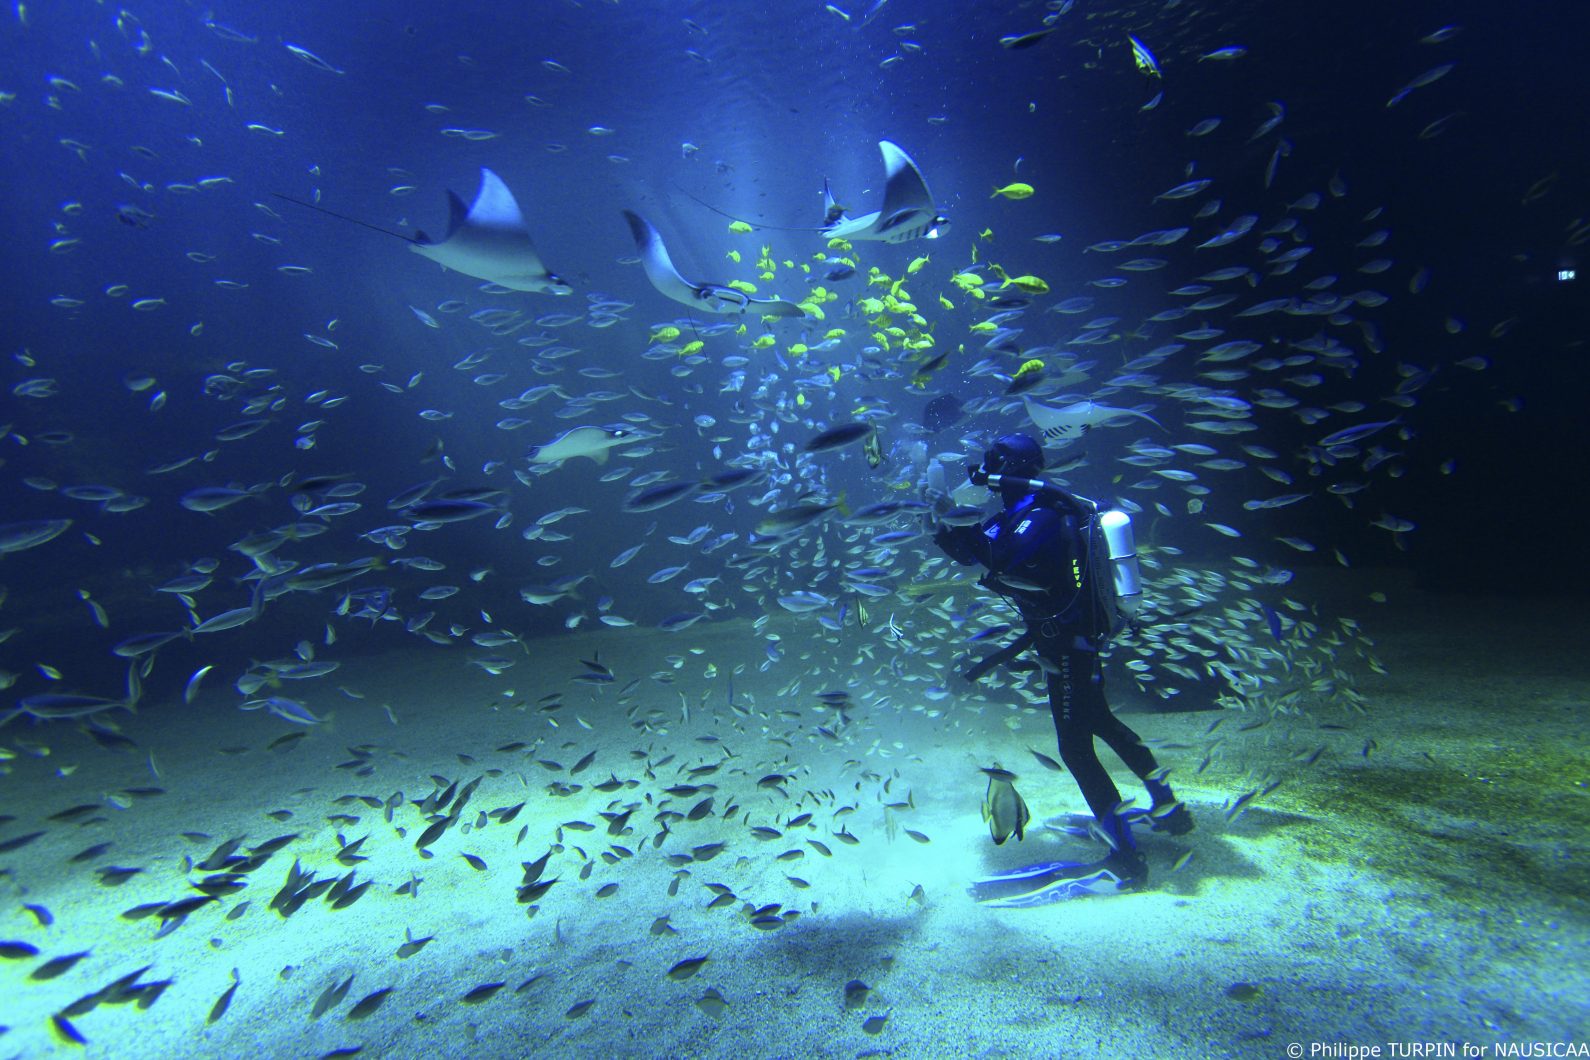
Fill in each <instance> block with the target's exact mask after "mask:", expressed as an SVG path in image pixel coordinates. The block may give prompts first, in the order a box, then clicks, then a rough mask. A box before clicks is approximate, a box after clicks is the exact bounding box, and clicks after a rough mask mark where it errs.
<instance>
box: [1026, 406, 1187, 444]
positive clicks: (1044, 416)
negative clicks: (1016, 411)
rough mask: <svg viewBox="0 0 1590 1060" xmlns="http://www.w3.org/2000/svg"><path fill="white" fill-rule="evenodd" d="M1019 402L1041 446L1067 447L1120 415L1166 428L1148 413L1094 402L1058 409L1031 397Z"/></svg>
mask: <svg viewBox="0 0 1590 1060" xmlns="http://www.w3.org/2000/svg"><path fill="white" fill-rule="evenodd" d="M1022 401H1023V403H1024V404H1025V405H1026V406H1027V415H1028V417H1029V418H1031V420H1032V422H1033V423H1034V424H1035V425H1036V426H1037V428H1038V433H1039V434H1040V435H1042V438H1043V444H1044V445H1047V446H1056V445H1067V444H1069V443H1071V442H1074V441H1076V440H1077V439H1078V438H1080V437H1081V436H1082V433H1083V432H1084V431H1088V430H1091V429H1092V428H1094V427H1098V426H1101V425H1103V424H1106V423H1108V422H1109V421H1110V420H1113V419H1117V418H1119V417H1121V416H1136V417H1138V418H1139V419H1144V420H1147V421H1148V422H1149V423H1152V424H1153V425H1154V426H1156V427H1158V428H1159V429H1160V430H1164V429H1165V427H1164V425H1163V424H1161V423H1160V422H1159V421H1158V420H1156V419H1155V418H1154V417H1152V416H1150V415H1148V414H1147V413H1143V412H1134V411H1133V410H1131V409H1116V408H1111V407H1110V406H1108V405H1100V404H1099V403H1098V402H1096V401H1077V402H1073V403H1072V404H1070V405H1067V406H1065V407H1064V408H1058V409H1056V408H1050V407H1049V406H1048V405H1040V404H1038V403H1037V402H1036V401H1034V400H1032V398H1023V399H1022Z"/></svg>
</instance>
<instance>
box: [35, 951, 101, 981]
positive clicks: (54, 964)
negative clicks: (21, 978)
mask: <svg viewBox="0 0 1590 1060" xmlns="http://www.w3.org/2000/svg"><path fill="white" fill-rule="evenodd" d="M87 956H88V951H87V950H84V951H82V952H81V953H68V954H67V955H66V956H64V957H53V958H51V959H50V960H48V961H45V962H44V963H43V964H41V965H39V966H38V967H37V968H35V969H33V971H32V972H31V973H29V975H28V978H29V979H34V980H37V981H40V982H42V981H44V980H46V979H54V978H56V977H58V976H62V975H65V974H66V973H67V972H69V971H71V970H72V966H73V965H75V964H76V963H77V962H78V961H80V960H82V959H83V958H84V957H87Z"/></svg>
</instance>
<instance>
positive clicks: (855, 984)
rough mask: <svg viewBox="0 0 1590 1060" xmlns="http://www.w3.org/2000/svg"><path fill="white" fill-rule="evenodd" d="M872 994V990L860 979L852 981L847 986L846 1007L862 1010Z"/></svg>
mask: <svg viewBox="0 0 1590 1060" xmlns="http://www.w3.org/2000/svg"><path fill="white" fill-rule="evenodd" d="M870 993H872V988H871V987H870V986H868V985H867V984H866V983H863V982H862V981H861V980H860V979H852V980H851V981H850V982H848V983H846V984H845V1007H846V1008H860V1007H861V1006H862V1005H865V1004H866V1003H867V995H868V994H870Z"/></svg>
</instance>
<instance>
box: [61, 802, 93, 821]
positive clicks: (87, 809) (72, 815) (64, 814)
mask: <svg viewBox="0 0 1590 1060" xmlns="http://www.w3.org/2000/svg"><path fill="white" fill-rule="evenodd" d="M101 808H102V807H101V806H100V804H99V803H97V802H85V803H82V804H80V805H77V806H70V807H68V808H66V809H64V810H62V811H60V812H59V813H52V814H50V816H49V817H48V818H47V820H51V821H75V820H77V819H79V818H81V817H87V816H88V815H89V814H91V813H94V812H96V811H98V810H99V809H101Z"/></svg>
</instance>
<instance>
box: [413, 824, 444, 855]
mask: <svg viewBox="0 0 1590 1060" xmlns="http://www.w3.org/2000/svg"><path fill="white" fill-rule="evenodd" d="M453 820H454V819H453V818H451V817H443V818H442V819H441V820H440V821H437V822H436V823H435V824H433V825H431V826H430V827H429V828H427V829H426V830H425V831H423V832H421V833H420V837H419V838H418V839H416V840H415V841H414V845H415V846H416V847H418V848H419V849H421V850H423V849H425V848H426V847H428V846H430V845H431V844H432V843H434V842H436V841H437V840H438V839H440V838H441V837H442V833H443V832H445V831H447V829H448V828H450V827H451V826H452V824H453Z"/></svg>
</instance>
